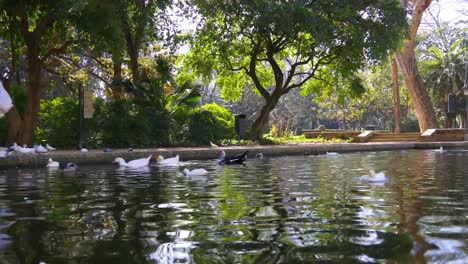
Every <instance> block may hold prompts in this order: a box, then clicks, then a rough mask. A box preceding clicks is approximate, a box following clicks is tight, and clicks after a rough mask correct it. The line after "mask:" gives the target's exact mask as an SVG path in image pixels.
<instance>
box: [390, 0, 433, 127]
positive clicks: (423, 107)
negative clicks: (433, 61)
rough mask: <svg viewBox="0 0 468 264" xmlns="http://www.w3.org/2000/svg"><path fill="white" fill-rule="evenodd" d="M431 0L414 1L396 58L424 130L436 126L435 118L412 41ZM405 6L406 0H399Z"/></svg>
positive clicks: (420, 125)
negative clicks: (407, 35)
mask: <svg viewBox="0 0 468 264" xmlns="http://www.w3.org/2000/svg"><path fill="white" fill-rule="evenodd" d="M431 2H432V0H419V1H415V2H414V6H413V10H412V11H413V12H412V16H411V22H410V27H409V34H410V35H409V39H408V40H406V41H405V44H404V47H403V50H400V51H397V53H396V60H397V62H398V66H399V67H400V70H401V72H402V74H403V76H404V78H405V83H406V86H408V91H409V94H410V97H411V100H412V101H413V105H414V108H415V110H416V114H417V116H418V121H419V129H420V131H421V132H424V131H425V130H426V129H429V128H437V118H436V115H435V112H434V108H433V107H432V102H431V98H430V97H429V94H428V92H427V91H426V90H425V89H424V86H423V81H422V79H421V75H420V74H419V68H418V63H417V61H416V57H415V55H414V43H415V40H416V33H417V31H418V29H419V25H420V23H421V19H422V15H423V14H424V11H425V10H426V9H427V8H428V7H429V5H430V4H431ZM401 3H402V5H403V6H404V7H405V8H406V7H407V1H403V0H402V1H401Z"/></svg>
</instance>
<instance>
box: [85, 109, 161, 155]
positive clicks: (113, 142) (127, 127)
mask: <svg viewBox="0 0 468 264" xmlns="http://www.w3.org/2000/svg"><path fill="white" fill-rule="evenodd" d="M99 109H100V110H97V111H96V112H95V116H94V118H95V119H97V124H98V127H96V128H95V129H96V130H97V134H98V135H100V136H99V137H98V140H96V142H95V144H97V145H100V146H105V147H150V146H162V145H168V144H169V122H168V117H167V115H166V114H165V113H163V112H158V111H155V109H154V108H145V107H139V106H137V105H135V104H133V103H132V102H131V101H125V100H122V101H112V102H107V103H104V104H103V105H102V107H99Z"/></svg>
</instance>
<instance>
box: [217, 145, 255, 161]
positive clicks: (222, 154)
mask: <svg viewBox="0 0 468 264" xmlns="http://www.w3.org/2000/svg"><path fill="white" fill-rule="evenodd" d="M248 153H249V151H246V152H245V153H244V154H239V155H235V156H228V157H226V153H225V152H224V150H222V149H220V150H218V164H219V165H232V164H244V161H245V160H246V159H247V154H248Z"/></svg>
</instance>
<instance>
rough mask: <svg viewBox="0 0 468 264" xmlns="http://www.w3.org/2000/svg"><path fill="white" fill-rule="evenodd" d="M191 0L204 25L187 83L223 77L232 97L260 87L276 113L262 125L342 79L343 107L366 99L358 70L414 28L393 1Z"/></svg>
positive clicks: (224, 90) (188, 61)
mask: <svg viewBox="0 0 468 264" xmlns="http://www.w3.org/2000/svg"><path fill="white" fill-rule="evenodd" d="M192 2H193V3H194V4H195V5H196V6H197V8H198V10H199V12H200V15H201V16H202V21H203V23H201V24H200V27H199V29H198V30H197V31H196V34H195V35H194V36H193V39H192V40H191V43H190V44H191V51H190V53H189V54H187V55H186V56H185V57H184V62H183V63H182V64H183V65H184V66H183V67H182V69H181V71H182V72H188V73H190V74H187V75H185V76H184V78H189V77H192V78H193V77H195V78H196V77H197V76H201V78H202V80H203V81H207V80H209V81H211V80H212V79H216V85H217V87H219V89H220V90H221V95H222V97H223V99H225V100H232V101H237V100H238V99H239V98H240V97H241V95H242V91H243V89H245V88H246V87H252V88H254V89H256V90H257V93H258V94H260V95H261V96H262V97H264V99H265V105H268V107H267V108H265V109H269V110H268V111H263V112H261V115H260V116H259V117H258V120H265V119H266V118H267V117H268V116H267V115H269V114H270V112H271V111H272V110H273V109H274V108H275V106H276V102H278V100H279V99H280V97H282V96H283V95H285V94H287V93H289V92H290V91H291V90H292V89H301V87H303V86H304V87H303V88H304V93H303V95H306V94H308V93H313V94H315V95H320V94H322V93H324V92H327V90H328V91H334V89H335V88H336V85H335V84H336V82H337V81H339V82H342V83H343V84H346V85H340V86H339V87H340V88H342V89H341V91H340V92H339V95H340V98H341V102H344V99H343V97H344V95H351V96H358V95H360V94H362V93H363V91H364V89H363V86H362V85H360V80H359V79H358V78H356V76H355V75H356V72H357V71H358V70H359V69H360V68H362V67H363V66H364V65H365V64H366V63H368V62H370V63H373V62H376V61H379V60H381V59H382V58H384V57H386V56H387V55H388V51H389V50H391V49H395V48H396V47H397V46H398V44H399V43H400V37H401V36H402V35H403V32H404V30H405V29H406V28H407V24H406V19H405V13H404V10H403V9H402V8H401V6H400V5H399V3H398V1H394V0H371V1H367V0H355V1H339V3H336V2H335V1H331V2H330V1H301V0H293V1H267V0H259V1H243V2H242V4H239V3H238V2H236V1H232V0H223V1H206V0H192ZM309 83H310V84H309ZM334 92H336V91H334ZM265 125H266V122H254V126H253V127H251V136H253V137H258V136H260V135H261V133H262V131H263V128H264V127H263V126H265Z"/></svg>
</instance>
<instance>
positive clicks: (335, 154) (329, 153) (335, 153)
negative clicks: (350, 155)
mask: <svg viewBox="0 0 468 264" xmlns="http://www.w3.org/2000/svg"><path fill="white" fill-rule="evenodd" d="M339 154H340V153H338V152H328V151H327V156H338V155H339Z"/></svg>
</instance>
